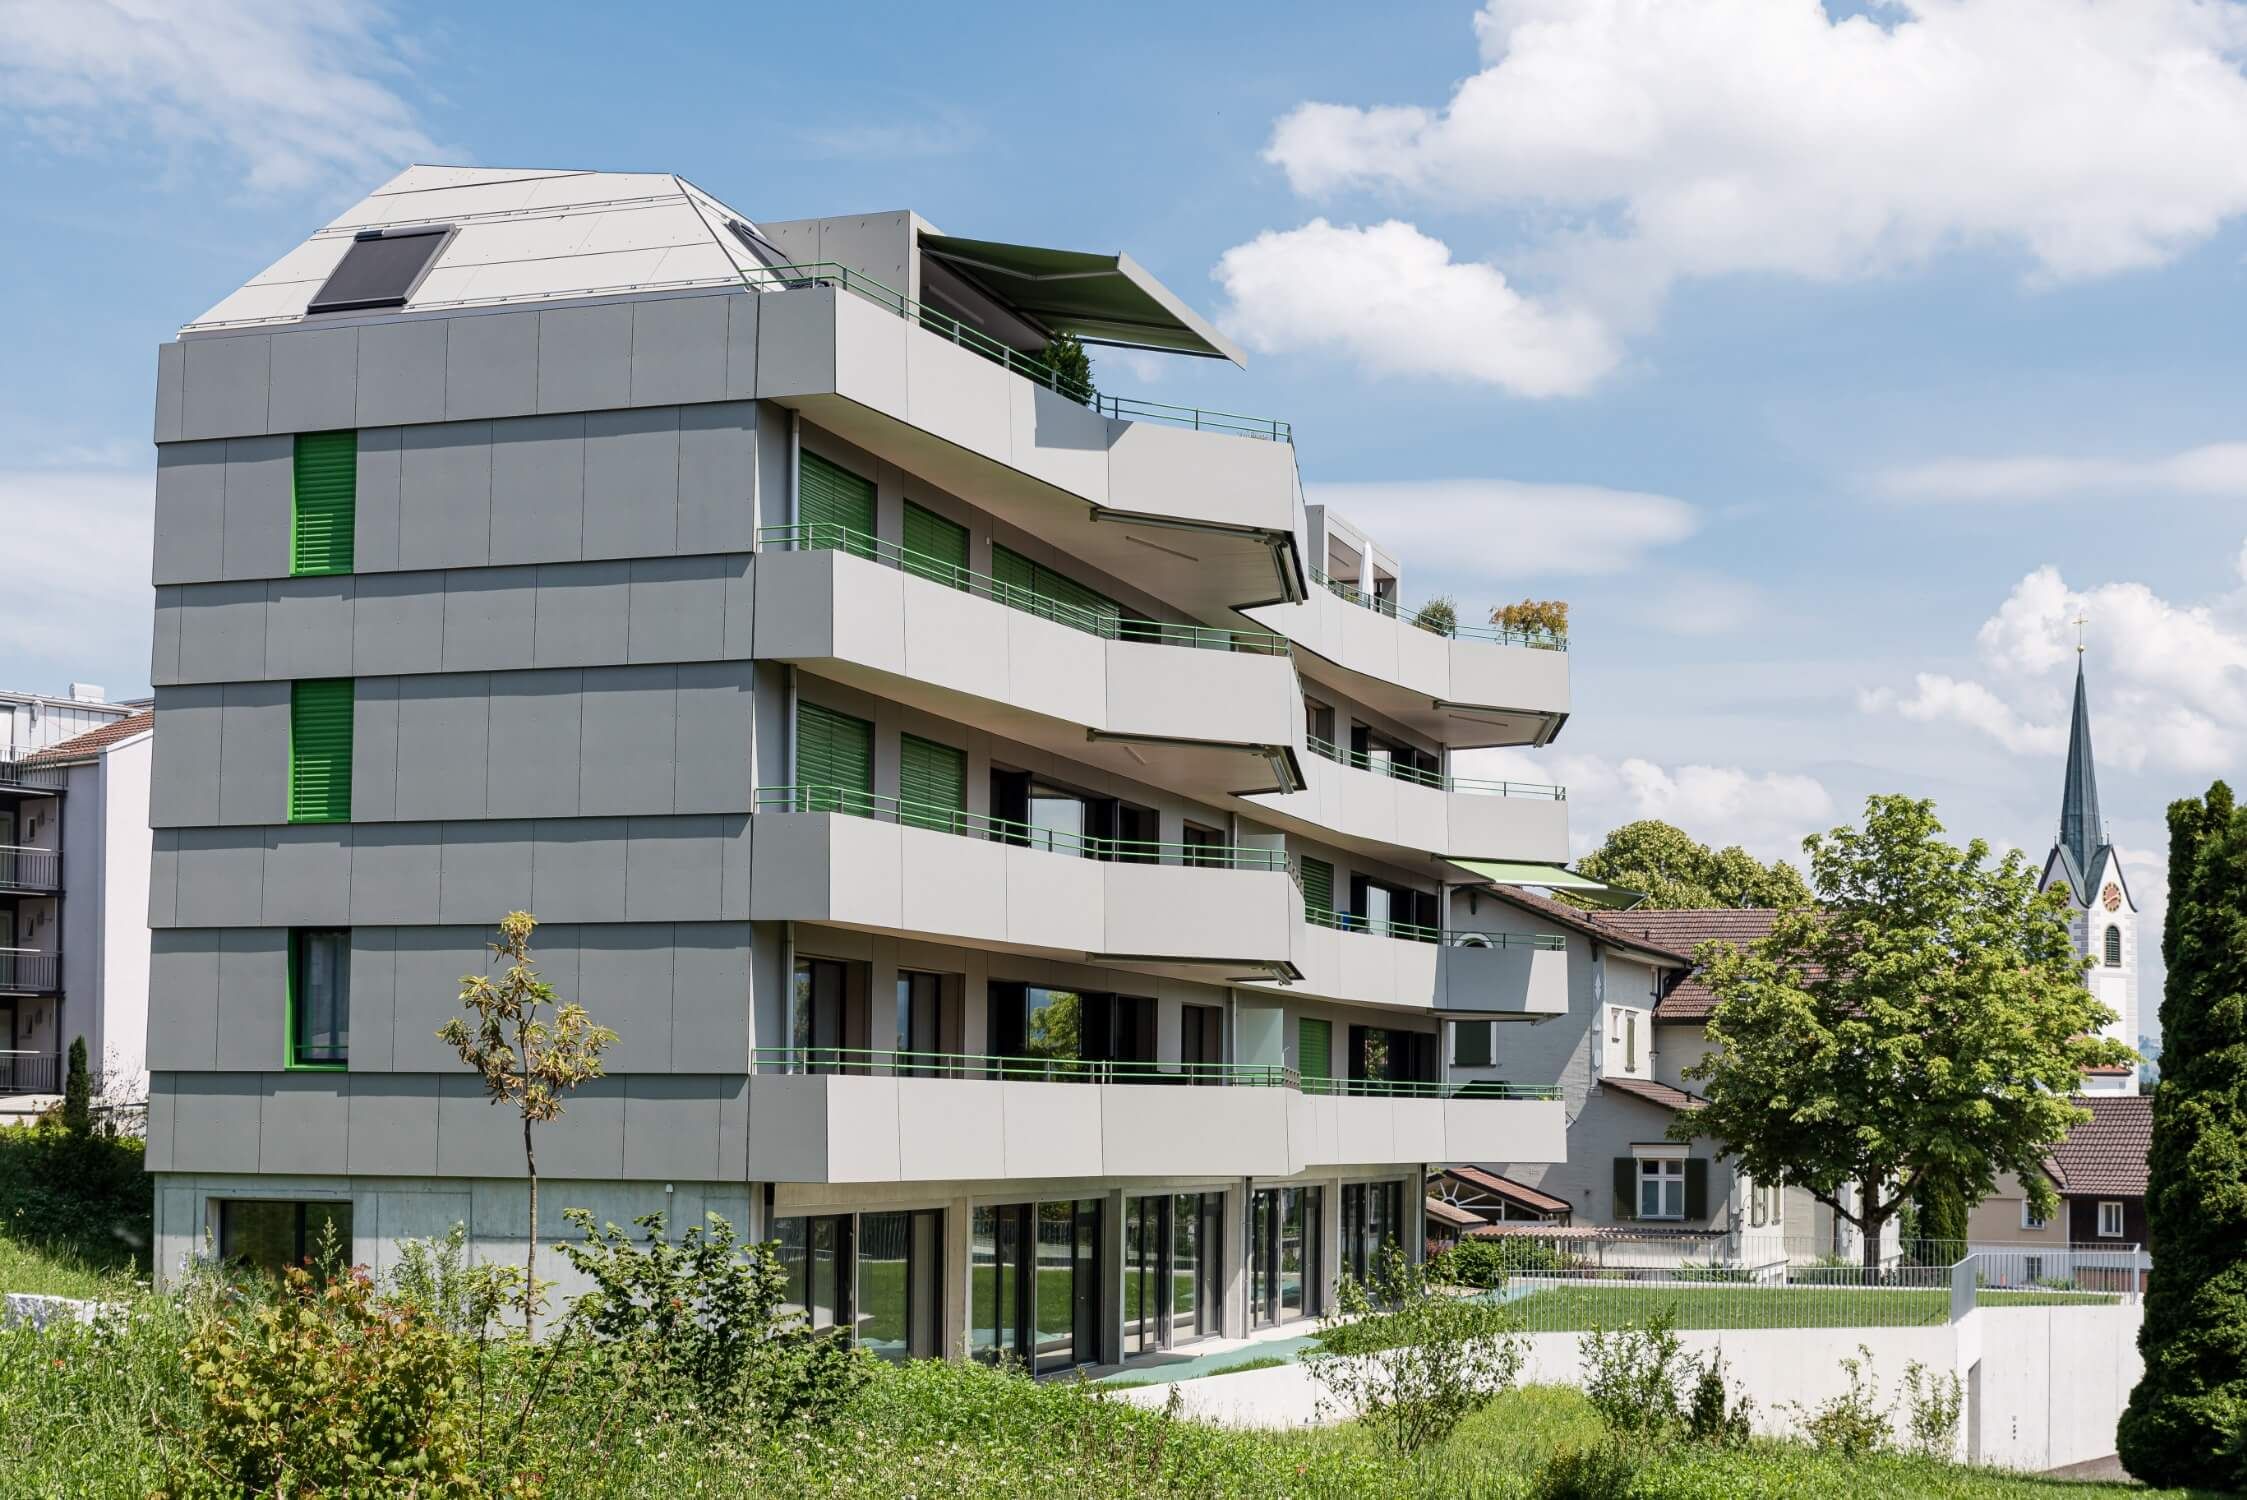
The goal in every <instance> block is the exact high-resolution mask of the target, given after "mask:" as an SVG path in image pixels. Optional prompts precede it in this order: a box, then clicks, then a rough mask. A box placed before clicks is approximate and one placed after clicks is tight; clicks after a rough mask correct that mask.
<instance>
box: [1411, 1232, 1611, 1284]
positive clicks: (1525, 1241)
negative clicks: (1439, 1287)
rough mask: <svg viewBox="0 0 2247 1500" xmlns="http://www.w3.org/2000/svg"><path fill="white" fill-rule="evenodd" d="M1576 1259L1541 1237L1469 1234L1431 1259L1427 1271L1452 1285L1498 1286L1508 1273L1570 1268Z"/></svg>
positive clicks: (1504, 1281) (1504, 1280)
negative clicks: (1434, 1258) (1439, 1255)
mask: <svg viewBox="0 0 2247 1500" xmlns="http://www.w3.org/2000/svg"><path fill="white" fill-rule="evenodd" d="M1576 1264H1577V1261H1576V1258H1575V1257H1574V1256H1571V1255H1569V1254H1567V1253H1565V1252H1564V1251H1562V1250H1560V1249H1558V1248H1556V1247H1554V1246H1553V1245H1551V1244H1549V1243H1547V1242H1546V1241H1543V1240H1537V1239H1529V1238H1525V1237H1520V1236H1515V1235H1469V1236H1467V1237H1466V1238H1465V1239H1462V1240H1460V1241H1459V1242H1458V1243H1457V1244H1455V1245H1453V1246H1452V1247H1451V1248H1450V1249H1448V1250H1446V1251H1445V1252H1444V1253H1443V1254H1442V1256H1441V1257H1439V1258H1438V1259H1437V1260H1435V1261H1433V1262H1431V1263H1430V1265H1429V1267H1428V1274H1429V1275H1430V1276H1431V1277H1433V1278H1434V1279H1435V1280H1437V1281H1447V1282H1450V1283H1451V1284H1452V1285H1453V1286H1479V1287H1499V1286H1504V1285H1505V1284H1506V1278H1507V1277H1509V1276H1535V1275H1540V1274H1549V1273H1551V1272H1554V1271H1567V1270H1572V1269H1574V1267H1575V1266H1576Z"/></svg>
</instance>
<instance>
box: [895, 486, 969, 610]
mask: <svg viewBox="0 0 2247 1500" xmlns="http://www.w3.org/2000/svg"><path fill="white" fill-rule="evenodd" d="M905 571H906V572H908V573H912V574H915V575H917V576H919V577H922V578H926V579H929V580H930V581H931V582H934V583H941V584H944V585H945V586H946V587H948V588H955V589H957V588H965V587H966V586H967V577H966V575H967V528H966V527H965V526H962V525H959V524H958V523H956V522H953V521H947V520H945V519H944V518H943V517H942V516H940V515H938V514H937V513H936V512H935V511H932V510H923V509H921V507H919V506H918V505H915V504H914V503H913V502H912V501H910V500H908V501H906V502H905Z"/></svg>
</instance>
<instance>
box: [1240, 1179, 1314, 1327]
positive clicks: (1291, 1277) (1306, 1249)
mask: <svg viewBox="0 0 2247 1500" xmlns="http://www.w3.org/2000/svg"><path fill="white" fill-rule="evenodd" d="M1320 1208H1321V1203H1320V1191H1319V1189H1317V1188H1264V1189H1262V1190H1260V1191H1259V1192H1257V1193H1256V1194H1255V1196H1254V1198H1253V1199H1252V1200H1251V1202H1250V1210H1249V1247H1248V1253H1249V1297H1250V1306H1249V1317H1250V1319H1251V1321H1252V1322H1254V1323H1257V1324H1264V1323H1284V1322H1288V1321H1290V1320H1292V1319H1296V1318H1306V1317H1314V1316H1316V1315H1317V1314H1318V1313H1319V1311H1320V1309H1321V1305H1322V1299H1321V1296H1320V1280H1321V1278H1320V1268H1319V1212H1320Z"/></svg>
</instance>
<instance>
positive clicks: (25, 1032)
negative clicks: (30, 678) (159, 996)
mask: <svg viewBox="0 0 2247 1500" xmlns="http://www.w3.org/2000/svg"><path fill="white" fill-rule="evenodd" d="M136 707H137V711H136ZM149 730H150V718H149V712H148V710H147V708H146V707H145V706H144V705H140V706H136V705H132V704H119V703H108V702H105V701H103V698H102V694H101V691H100V689H98V688H93V687H89V686H87V685H86V684H83V683H74V684H72V691H71V695H70V696H69V697H67V698H52V697H46V696H43V695H41V694H36V693H5V694H0V1118H21V1117H23V1116H26V1115H30V1114H36V1113H37V1112H38V1111H39V1110H41V1109H44V1108H45V1107H47V1106H48V1105H50V1104H52V1103H54V1101H55V1100H56V1099H57V1098H59V1097H60V1095H61V1091H62V1077H63V1063H64V1057H65V1054H66V1052H67V1051H68V1049H69V1046H70V1043H71V1042H72V1040H74V1039H76V1038H79V1037H83V1038H84V1039H85V1042H86V1048H87V1061H88V1065H89V1067H91V1068H92V1069H93V1070H94V1071H96V1072H104V1071H106V1072H108V1073H109V1074H111V1075H112V1077H111V1091H112V1092H114V1093H115V1094H116V1095H117V1096H119V1097H121V1098H139V1097H141V1095H142V1094H143V1092H144V1090H145V1070H144V1068H143V1066H142V1056H141V1053H142V1045H143V1041H144V1039H145V1037H146V1034H147V1029H148V928H147V925H146V912H147V907H148V865H149V832H148V775H149Z"/></svg>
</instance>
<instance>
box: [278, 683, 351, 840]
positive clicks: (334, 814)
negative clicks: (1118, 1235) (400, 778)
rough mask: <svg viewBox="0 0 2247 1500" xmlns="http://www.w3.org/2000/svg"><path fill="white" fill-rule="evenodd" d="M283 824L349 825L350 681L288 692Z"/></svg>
mask: <svg viewBox="0 0 2247 1500" xmlns="http://www.w3.org/2000/svg"><path fill="white" fill-rule="evenodd" d="M289 821H290V822H292V823H348V822H350V821H351V679H350V678H348V677H333V678H327V679H324V680H321V681H317V682H299V683H295V684H293V685H292V686H291V688H290V692H289Z"/></svg>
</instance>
